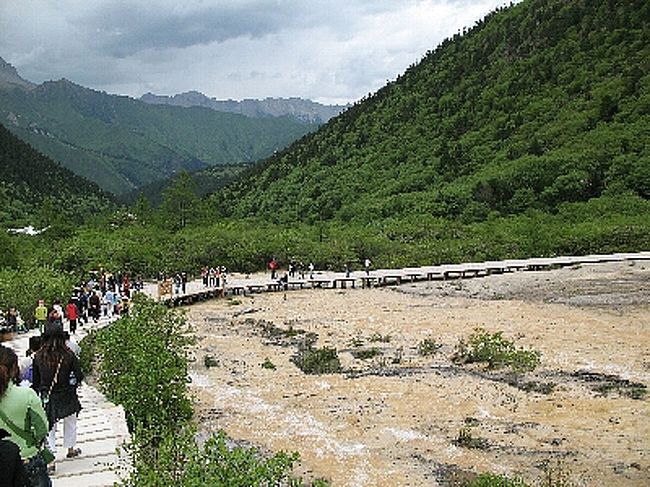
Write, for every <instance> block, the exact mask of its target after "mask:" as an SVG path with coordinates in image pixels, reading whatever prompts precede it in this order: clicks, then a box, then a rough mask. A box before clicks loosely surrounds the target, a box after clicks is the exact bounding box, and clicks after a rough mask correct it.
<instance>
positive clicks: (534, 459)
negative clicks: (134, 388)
mask: <svg viewBox="0 0 650 487" xmlns="http://www.w3.org/2000/svg"><path fill="white" fill-rule="evenodd" d="M648 298H650V265H649V264H646V263H643V262H635V263H634V262H633V263H621V264H602V265H585V266H581V267H575V268H562V269H556V270H551V271H544V272H515V273H508V274H502V275H493V276H488V277H483V278H476V279H464V280H455V281H445V282H440V281H432V282H422V283H414V284H405V285H402V286H399V287H391V288H381V289H356V290H355V289H349V290H344V291H341V290H337V291H333V290H305V291H295V292H291V293H286V295H282V294H268V295H255V296H254V297H245V298H240V299H238V302H237V303H236V304H233V303H232V302H230V303H229V302H228V301H225V300H215V301H212V302H209V303H204V304H200V305H195V306H193V307H191V308H190V309H189V316H190V319H191V321H192V322H193V324H194V326H195V328H196V330H197V337H198V339H199V341H198V343H197V345H196V349H195V351H194V354H195V356H196V357H195V358H196V360H195V361H194V367H193V370H192V378H193V386H192V389H193V392H194V395H195V400H196V409H197V416H198V418H199V422H200V427H201V429H202V432H203V434H207V433H209V432H210V431H216V430H219V429H223V430H225V431H226V432H227V433H228V435H229V436H230V437H232V438H233V439H234V440H235V441H237V442H243V444H250V445H255V446H257V447H259V448H260V449H261V450H262V451H278V450H289V451H298V452H300V454H301V457H302V464H301V470H300V471H299V472H297V473H298V474H302V475H304V476H305V477H306V478H318V477H323V478H328V479H330V480H331V481H332V483H333V485H336V486H382V485H386V486H400V485H404V486H407V485H409V486H410V485H412V486H422V485H432V486H435V485H462V481H463V480H467V479H470V478H472V477H473V476H475V475H476V474H478V473H481V472H488V471H489V472H495V473H506V474H511V475H520V476H522V477H524V478H525V479H527V480H529V481H531V482H532V481H534V480H535V479H539V478H540V476H542V475H544V472H545V471H547V470H548V469H549V468H550V469H551V470H554V469H555V470H554V471H556V470H558V469H559V471H560V472H561V474H562V475H565V476H568V477H569V479H570V480H571V481H572V482H574V484H575V485H585V486H587V485H588V486H592V485H616V484H618V485H626V486H628V485H629V486H646V485H648V484H649V483H650V425H649V424H648V423H649V422H648V421H647V418H648V417H650V399H649V398H648V394H647V393H646V388H647V385H648V384H650V367H649V364H650V305H649V304H648V303H649V302H650V299H648ZM477 327H481V328H483V329H486V330H489V331H492V332H496V331H503V334H504V336H505V337H507V338H508V339H510V340H513V341H514V342H515V343H516V344H517V345H520V346H523V347H526V348H529V349H535V350H538V351H540V352H541V354H542V359H541V365H540V366H539V367H538V368H537V369H536V370H534V371H533V372H527V373H514V372H512V371H510V370H505V369H496V370H492V369H488V368H487V367H486V366H485V365H484V364H480V363H478V364H467V365H460V364H456V363H454V362H453V361H452V360H451V358H452V356H453V354H454V349H455V346H456V345H457V344H458V342H459V341H460V340H461V339H463V338H466V337H467V336H469V335H470V334H471V333H472V332H473V330H474V329H475V328H477ZM426 340H430V341H431V343H433V342H434V341H435V344H436V347H434V348H435V349H434V350H433V351H432V354H431V355H426V356H423V355H422V354H420V353H419V351H421V350H422V347H421V344H422V343H423V342H425V341H426ZM306 344H307V345H306ZM305 346H313V347H315V348H319V347H328V348H334V349H336V350H337V353H338V358H339V359H340V362H341V371H340V372H339V373H335V374H324V375H308V374H305V373H303V372H302V371H301V370H300V369H299V368H297V367H296V365H295V364H294V363H293V362H292V357H293V356H294V355H295V354H296V351H297V350H298V349H300V347H305ZM206 356H209V357H211V359H212V360H210V361H208V362H209V363H211V364H212V366H210V367H207V366H206V365H205V364H206V363H208V362H206V360H205V357H206ZM271 365H272V367H271Z"/></svg>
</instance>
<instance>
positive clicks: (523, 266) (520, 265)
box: [145, 251, 650, 306]
mask: <svg viewBox="0 0 650 487" xmlns="http://www.w3.org/2000/svg"><path fill="white" fill-rule="evenodd" d="M634 260H650V251H646V252H637V253H619V254H602V255H600V254H599V255H586V256H579V257H566V256H565V257H548V258H533V259H509V260H502V261H487V262H470V263H467V264H445V265H437V266H424V267H407V268H403V269H377V270H372V271H370V272H369V273H366V272H365V271H355V272H351V273H349V275H347V274H346V273H344V272H330V271H323V272H317V273H313V275H311V276H310V275H305V277H304V278H299V277H290V278H289V280H288V282H286V283H282V282H280V280H279V279H271V278H270V276H268V275H267V276H260V275H253V276H244V275H237V274H235V275H232V276H228V279H227V283H226V286H225V288H221V287H206V286H204V285H203V283H202V282H201V281H200V280H196V281H190V282H188V283H187V287H186V292H185V293H173V294H166V295H162V296H160V295H159V294H158V286H157V285H155V284H149V285H147V286H146V288H145V292H146V293H147V294H148V295H149V296H151V297H153V298H154V299H157V300H160V301H163V302H165V303H167V304H168V305H170V306H180V305H187V304H192V303H195V302H199V301H205V300H206V299H212V298H217V297H225V296H237V295H240V296H245V295H251V294H256V293H260V292H277V291H289V290H294V289H341V288H357V287H359V288H367V287H376V286H388V285H400V284H402V283H406V282H416V281H432V280H448V279H467V278H473V277H482V276H488V275H491V274H502V273H506V272H522V271H541V270H545V269H553V268H559V267H566V266H575V265H584V264H599V263H606V262H624V261H634ZM279 275H283V274H279Z"/></svg>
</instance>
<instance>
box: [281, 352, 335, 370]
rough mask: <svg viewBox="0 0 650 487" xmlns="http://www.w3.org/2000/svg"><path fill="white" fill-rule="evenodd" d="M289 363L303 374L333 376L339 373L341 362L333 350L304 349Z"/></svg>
mask: <svg viewBox="0 0 650 487" xmlns="http://www.w3.org/2000/svg"><path fill="white" fill-rule="evenodd" d="M291 361H292V362H293V363H294V364H296V366H297V367H298V368H299V369H300V370H302V371H303V372H304V373H305V374H335V373H337V372H341V361H340V360H339V356H338V353H337V351H336V349H335V348H328V347H323V348H311V347H308V348H305V349H303V350H299V351H298V353H297V354H296V355H294V356H293V357H292V358H291Z"/></svg>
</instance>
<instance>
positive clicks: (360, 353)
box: [352, 347, 383, 360]
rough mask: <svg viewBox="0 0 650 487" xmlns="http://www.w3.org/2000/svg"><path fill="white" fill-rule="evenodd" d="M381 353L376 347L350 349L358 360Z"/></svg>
mask: <svg viewBox="0 0 650 487" xmlns="http://www.w3.org/2000/svg"><path fill="white" fill-rule="evenodd" d="M381 355H383V353H382V351H381V350H379V349H378V348H376V347H372V348H366V349H362V350H353V351H352V356H353V357H354V358H356V359H359V360H368V359H371V358H375V357H377V356H381Z"/></svg>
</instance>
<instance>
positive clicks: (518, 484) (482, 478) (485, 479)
mask: <svg viewBox="0 0 650 487" xmlns="http://www.w3.org/2000/svg"><path fill="white" fill-rule="evenodd" d="M465 487H528V484H527V483H526V482H524V481H523V480H521V479H519V478H514V479H511V478H509V477H506V476H505V475H495V474H492V473H484V474H481V475H479V476H478V477H476V478H475V479H474V480H472V481H471V482H469V483H467V484H465Z"/></svg>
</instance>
